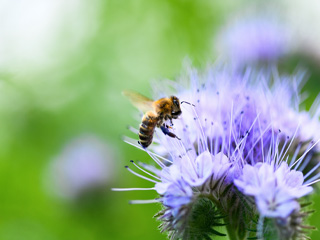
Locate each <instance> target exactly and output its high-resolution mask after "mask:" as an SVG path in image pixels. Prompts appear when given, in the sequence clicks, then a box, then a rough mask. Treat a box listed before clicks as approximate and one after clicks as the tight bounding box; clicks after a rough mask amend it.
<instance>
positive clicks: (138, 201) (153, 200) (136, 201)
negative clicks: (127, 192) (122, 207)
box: [129, 199, 160, 204]
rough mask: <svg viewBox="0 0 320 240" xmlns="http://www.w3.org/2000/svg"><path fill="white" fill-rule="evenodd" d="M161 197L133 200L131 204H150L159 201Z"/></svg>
mask: <svg viewBox="0 0 320 240" xmlns="http://www.w3.org/2000/svg"><path fill="white" fill-rule="evenodd" d="M158 202H160V200H159V199H150V200H131V201H129V204H149V203H158Z"/></svg>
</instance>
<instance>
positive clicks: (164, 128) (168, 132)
mask: <svg viewBox="0 0 320 240" xmlns="http://www.w3.org/2000/svg"><path fill="white" fill-rule="evenodd" d="M160 128H161V131H162V132H163V133H164V135H168V136H169V137H172V138H177V139H179V140H181V139H180V138H179V137H178V136H177V135H175V134H174V133H172V132H170V131H169V129H168V128H167V127H166V125H164V126H161V127H160Z"/></svg>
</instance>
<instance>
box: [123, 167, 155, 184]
mask: <svg viewBox="0 0 320 240" xmlns="http://www.w3.org/2000/svg"><path fill="white" fill-rule="evenodd" d="M125 168H126V169H128V171H129V172H131V173H132V174H134V175H136V176H137V177H140V178H142V179H145V180H147V181H149V182H153V183H158V182H157V181H155V180H153V179H150V178H147V177H145V176H142V175H140V174H139V173H136V172H135V171H133V170H132V169H130V168H129V167H128V166H125Z"/></svg>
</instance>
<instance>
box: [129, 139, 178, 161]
mask: <svg viewBox="0 0 320 240" xmlns="http://www.w3.org/2000/svg"><path fill="white" fill-rule="evenodd" d="M123 141H124V142H126V143H128V144H130V145H132V146H134V147H136V148H138V149H141V150H143V151H146V152H148V153H149V154H152V155H154V156H157V157H158V158H160V159H162V160H164V161H166V162H168V163H172V161H170V160H169V159H167V158H164V157H162V156H160V155H158V154H156V153H154V152H151V151H150V150H146V149H144V148H143V147H141V146H140V145H138V144H136V143H135V142H136V140H134V139H132V138H129V137H124V138H123Z"/></svg>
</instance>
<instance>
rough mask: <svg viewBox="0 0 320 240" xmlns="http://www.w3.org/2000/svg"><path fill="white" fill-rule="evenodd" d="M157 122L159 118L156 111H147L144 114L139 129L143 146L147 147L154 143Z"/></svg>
mask: <svg viewBox="0 0 320 240" xmlns="http://www.w3.org/2000/svg"><path fill="white" fill-rule="evenodd" d="M157 122H158V118H157V116H156V114H155V113H154V112H147V113H146V114H145V115H144V116H143V118H142V123H141V124H140V129H139V139H140V144H141V146H142V147H143V148H147V147H148V146H149V145H150V144H151V143H152V139H153V133H154V129H155V128H156V125H157Z"/></svg>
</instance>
